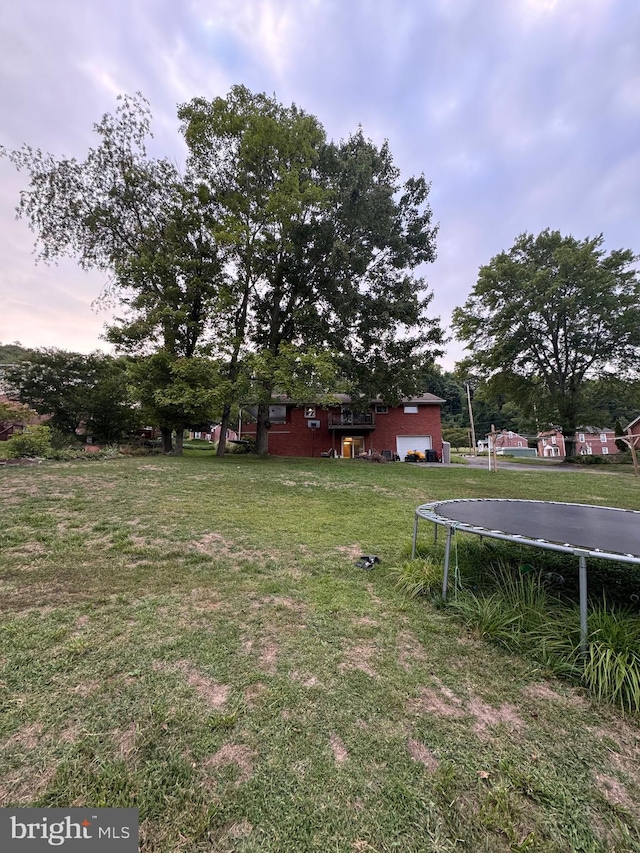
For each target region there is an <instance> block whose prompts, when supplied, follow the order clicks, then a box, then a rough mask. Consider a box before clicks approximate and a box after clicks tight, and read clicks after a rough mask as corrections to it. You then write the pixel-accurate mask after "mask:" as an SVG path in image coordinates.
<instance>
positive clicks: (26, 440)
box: [7, 426, 51, 459]
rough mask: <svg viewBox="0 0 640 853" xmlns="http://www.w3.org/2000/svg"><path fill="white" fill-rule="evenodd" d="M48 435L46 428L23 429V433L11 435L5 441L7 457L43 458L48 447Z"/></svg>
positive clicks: (31, 427) (48, 430)
mask: <svg viewBox="0 0 640 853" xmlns="http://www.w3.org/2000/svg"><path fill="white" fill-rule="evenodd" d="M50 433H51V430H50V429H49V427H47V426H27V427H25V428H24V431H23V432H21V433H17V434H16V435H12V436H11V438H10V439H9V440H8V441H7V451H8V456H9V457H10V458H11V459H20V458H21V457H25V456H27V457H34V456H44V455H45V454H46V452H47V449H48V448H49V446H50Z"/></svg>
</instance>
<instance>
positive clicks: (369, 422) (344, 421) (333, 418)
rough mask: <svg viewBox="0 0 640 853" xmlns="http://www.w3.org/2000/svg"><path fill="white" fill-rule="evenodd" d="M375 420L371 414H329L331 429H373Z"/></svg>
mask: <svg viewBox="0 0 640 853" xmlns="http://www.w3.org/2000/svg"><path fill="white" fill-rule="evenodd" d="M374 426H375V419H374V416H373V414H372V413H371V412H362V413H361V412H329V429H340V428H344V427H364V428H365V429H366V428H369V429H373V428H374Z"/></svg>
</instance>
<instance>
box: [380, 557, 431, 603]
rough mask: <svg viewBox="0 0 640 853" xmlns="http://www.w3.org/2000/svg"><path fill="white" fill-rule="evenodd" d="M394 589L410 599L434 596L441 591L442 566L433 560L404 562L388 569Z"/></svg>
mask: <svg viewBox="0 0 640 853" xmlns="http://www.w3.org/2000/svg"><path fill="white" fill-rule="evenodd" d="M389 574H390V576H391V577H392V578H393V579H395V585H396V589H399V590H401V591H402V592H405V593H407V595H410V596H412V597H414V598H415V597H416V596H418V595H436V594H438V593H439V592H440V591H441V589H442V577H443V569H442V566H441V565H439V564H438V563H436V562H435V561H434V560H431V559H426V560H406V561H405V562H404V563H400V564H399V565H397V566H392V567H391V568H390V569H389Z"/></svg>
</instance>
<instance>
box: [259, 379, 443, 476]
mask: <svg viewBox="0 0 640 853" xmlns="http://www.w3.org/2000/svg"><path fill="white" fill-rule="evenodd" d="M336 397H337V399H338V400H339V401H340V402H339V403H337V404H336V405H333V406H325V407H320V406H314V405H309V406H296V405H295V404H294V403H292V402H290V401H288V400H282V401H280V402H279V403H278V404H276V405H273V406H270V409H269V420H270V422H271V429H270V430H269V453H271V454H273V455H274V456H320V455H323V454H324V455H327V454H331V455H335V456H340V457H343V458H355V457H357V456H359V455H360V454H361V453H368V452H369V451H374V450H375V451H377V452H378V453H383V454H384V455H385V456H388V457H390V458H396V457H399V458H400V459H401V460H404V458H405V457H406V456H407V454H409V453H411V452H412V451H418V452H420V453H422V454H424V455H425V457H427V456H432V455H435V459H434V460H433V461H436V459H438V460H439V459H440V458H441V454H442V426H441V421H440V407H441V405H442V404H443V403H444V402H445V401H444V400H443V399H441V398H440V397H436V396H435V395H434V394H422V395H421V396H419V397H411V398H408V399H406V400H404V401H403V402H402V403H401V404H400V405H399V406H388V405H386V404H385V403H384V402H383V401H382V400H372V402H371V405H370V406H369V407H368V409H366V410H365V411H363V412H361V411H353V410H352V409H351V404H350V399H349V398H348V397H346V396H344V395H340V394H337V395H336ZM255 431H256V425H255V423H246V424H245V425H244V427H243V434H246V435H255ZM427 451H431V453H429V454H427Z"/></svg>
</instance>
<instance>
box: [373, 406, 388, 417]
mask: <svg viewBox="0 0 640 853" xmlns="http://www.w3.org/2000/svg"><path fill="white" fill-rule="evenodd" d="M388 411H389V409H388V408H387V406H376V415H386V414H387V412H388Z"/></svg>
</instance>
